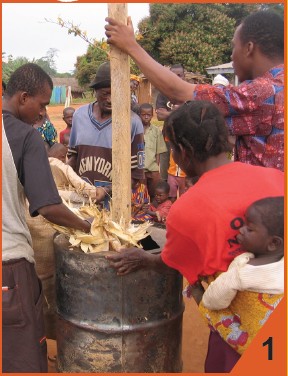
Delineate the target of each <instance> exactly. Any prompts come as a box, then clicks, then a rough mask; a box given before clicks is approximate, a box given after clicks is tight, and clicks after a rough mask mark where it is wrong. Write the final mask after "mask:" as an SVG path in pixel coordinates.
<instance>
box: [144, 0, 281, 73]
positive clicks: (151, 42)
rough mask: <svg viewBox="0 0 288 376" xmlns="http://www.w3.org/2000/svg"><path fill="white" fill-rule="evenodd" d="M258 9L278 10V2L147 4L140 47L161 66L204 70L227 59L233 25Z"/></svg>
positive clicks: (229, 51)
mask: <svg viewBox="0 0 288 376" xmlns="http://www.w3.org/2000/svg"><path fill="white" fill-rule="evenodd" d="M260 9H270V10H272V9H274V10H276V11H278V12H280V13H281V9H282V10H283V7H282V6H281V4H259V3H258V4H247V3H246V4H245V3H242V4H239V3H234V4H233V3H225V4H224V3H217V4H216V3H215V4H213V3H212V4H210V3H205V4H204V3H203V4H193V3H189V4H183V3H176V4H165V3H159V4H154V3H153V4H150V17H146V18H144V19H143V20H142V21H141V22H140V23H139V25H138V28H139V33H140V34H142V35H143V38H142V39H140V40H139V43H140V44H141V45H142V47H143V48H144V49H145V50H146V51H147V52H148V53H149V54H150V55H151V56H152V57H153V58H154V59H155V60H157V61H158V62H160V63H161V64H163V65H171V64H176V63H182V64H183V65H184V66H185V68H186V69H187V70H188V71H193V72H199V73H202V74H205V73H206V70H205V68H206V67H208V66H211V65H217V64H222V63H226V62H229V61H230V55H231V39H232V37H233V34H234V30H235V26H236V25H238V24H239V23H240V22H241V20H242V19H243V18H244V17H246V16H247V15H248V14H250V13H252V12H255V11H257V10H260Z"/></svg>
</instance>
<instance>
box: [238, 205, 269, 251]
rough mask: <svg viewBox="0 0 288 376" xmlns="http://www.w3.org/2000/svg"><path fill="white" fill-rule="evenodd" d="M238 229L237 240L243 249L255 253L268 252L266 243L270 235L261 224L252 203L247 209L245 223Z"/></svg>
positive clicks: (258, 214) (259, 216)
mask: <svg viewBox="0 0 288 376" xmlns="http://www.w3.org/2000/svg"><path fill="white" fill-rule="evenodd" d="M239 231H240V234H239V235H237V240H238V242H239V243H240V244H241V245H242V248H243V249H244V250H245V251H249V252H252V253H254V254H255V255H264V254H267V253H268V252H269V250H268V244H269V241H270V239H271V236H270V235H269V234H268V230H267V228H266V227H265V226H264V225H263V224H262V221H261V215H260V213H259V211H258V210H256V209H255V208H254V207H253V205H252V206H250V207H249V208H248V209H247V211H246V214H245V225H244V226H243V227H241V228H240V230H239Z"/></svg>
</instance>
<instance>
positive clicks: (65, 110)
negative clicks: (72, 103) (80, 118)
mask: <svg viewBox="0 0 288 376" xmlns="http://www.w3.org/2000/svg"><path fill="white" fill-rule="evenodd" d="M68 111H75V108H74V107H65V108H64V110H63V116H65V114H66V113H67V112H68Z"/></svg>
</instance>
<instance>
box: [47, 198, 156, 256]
mask: <svg viewBox="0 0 288 376" xmlns="http://www.w3.org/2000/svg"><path fill="white" fill-rule="evenodd" d="M63 203H64V204H66V205H67V206H68V207H69V209H70V210H71V211H73V212H74V214H76V215H77V216H78V217H80V218H81V219H87V218H91V217H92V218H94V220H93V222H92V224H91V230H90V233H89V234H87V233H85V232H83V231H80V230H74V229H72V228H68V227H63V226H58V225H56V224H54V223H50V225H51V226H52V227H53V228H54V229H55V230H57V231H58V232H60V233H62V234H65V235H66V236H67V237H68V238H69V243H70V244H71V246H72V247H80V248H81V250H82V251H83V252H85V253H96V252H106V251H118V252H119V251H120V250H121V249H122V248H127V247H130V246H135V247H138V248H142V246H141V245H140V244H139V241H140V240H141V239H144V238H146V237H147V236H148V235H149V233H148V232H147V229H148V228H149V227H150V226H151V225H152V224H151V223H150V222H144V223H143V224H140V225H134V224H132V223H131V222H130V223H129V225H128V226H127V227H125V226H124V225H123V223H120V224H119V223H115V222H113V221H112V219H111V214H110V212H109V211H107V210H105V209H103V210H101V211H100V210H99V209H98V208H97V206H96V205H94V204H92V203H91V202H90V205H85V206H82V207H80V208H73V207H71V206H70V205H69V204H68V203H67V202H65V201H64V202H63ZM120 222H121V221H120Z"/></svg>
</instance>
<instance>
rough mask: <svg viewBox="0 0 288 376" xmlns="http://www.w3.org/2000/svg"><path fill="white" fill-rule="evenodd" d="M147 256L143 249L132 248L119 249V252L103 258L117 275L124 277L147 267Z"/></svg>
mask: <svg viewBox="0 0 288 376" xmlns="http://www.w3.org/2000/svg"><path fill="white" fill-rule="evenodd" d="M147 256H149V255H148V254H147V253H146V252H145V251H143V249H140V248H136V247H133V248H124V249H121V251H120V252H117V253H115V254H113V255H107V256H106V257H105V258H106V259H107V260H109V261H110V265H111V266H112V267H113V268H114V269H116V271H117V275H126V274H129V273H131V272H134V271H136V270H139V269H142V268H144V267H145V266H147Z"/></svg>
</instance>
